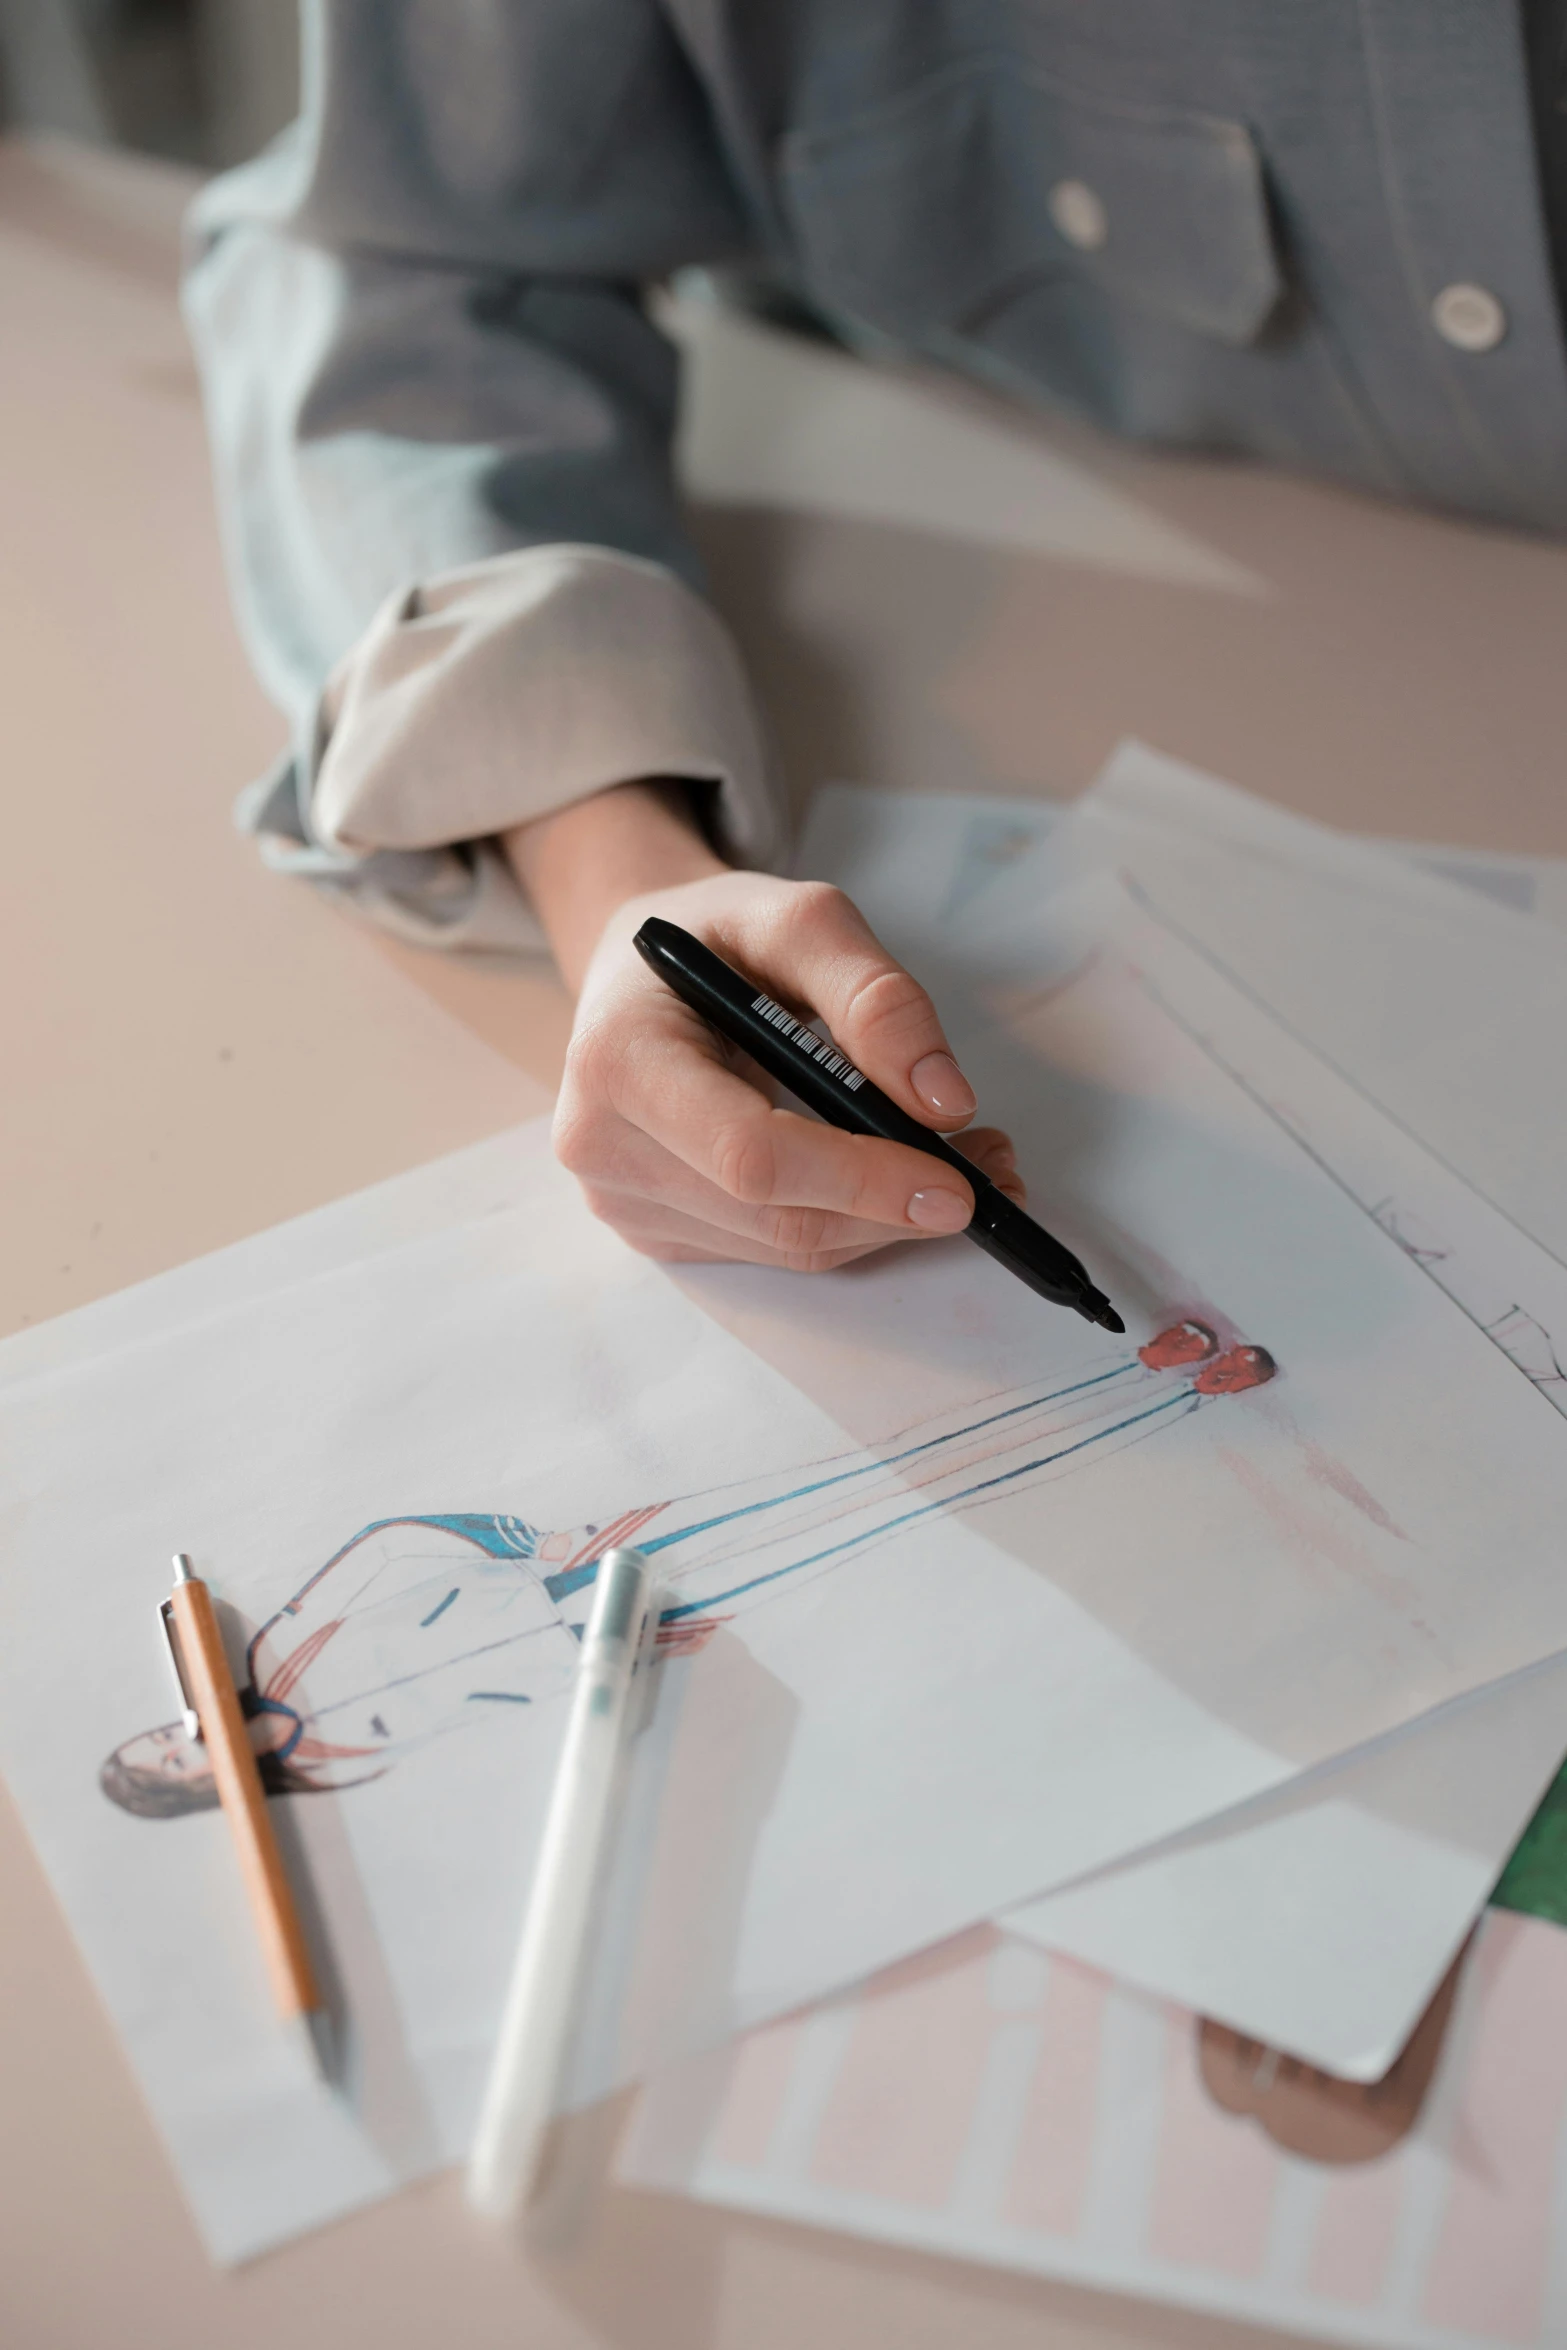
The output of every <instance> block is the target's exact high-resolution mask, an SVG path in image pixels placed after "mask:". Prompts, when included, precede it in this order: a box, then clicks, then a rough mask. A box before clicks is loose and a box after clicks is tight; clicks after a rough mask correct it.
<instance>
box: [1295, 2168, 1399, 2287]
mask: <svg viewBox="0 0 1567 2350" xmlns="http://www.w3.org/2000/svg"><path fill="white" fill-rule="evenodd" d="M1404 2177H1405V2172H1404V2162H1403V2157H1402V2155H1401V2154H1398V2153H1394V2154H1389V2155H1385V2156H1384V2157H1383V2159H1382V2160H1381V2161H1380V2162H1368V2163H1366V2164H1364V2165H1363V2166H1362V2165H1358V2164H1357V2165H1355V2166H1354V2167H1352V2168H1348V2169H1345V2170H1340V2171H1333V2172H1330V2173H1329V2174H1328V2178H1327V2184H1326V2186H1325V2187H1324V2189H1323V2192H1322V2200H1321V2202H1320V2203H1319V2204H1318V2206H1317V2225H1316V2232H1315V2234H1314V2235H1313V2237H1312V2242H1311V2258H1310V2260H1309V2262H1308V2264H1307V2269H1306V2283H1307V2285H1308V2286H1309V2288H1310V2290H1311V2291H1312V2292H1313V2293H1316V2294H1318V2295H1320V2297H1321V2298H1322V2299H1323V2300H1324V2301H1339V2302H1345V2303H1347V2304H1348V2305H1349V2307H1351V2308H1352V2309H1371V2308H1373V2307H1374V2306H1375V2304H1376V2303H1377V2301H1378V2300H1380V2298H1381V2295H1382V2288H1383V2286H1384V2285H1385V2284H1386V2282H1387V2272H1388V2262H1389V2261H1390V2260H1391V2259H1392V2257H1393V2238H1394V2232H1395V2230H1396V2229H1397V2226H1398V2215H1399V2212H1400V2211H1401V2209H1402V2208H1403V2201H1404Z"/></svg>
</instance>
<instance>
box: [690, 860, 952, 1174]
mask: <svg viewBox="0 0 1567 2350" xmlns="http://www.w3.org/2000/svg"><path fill="white" fill-rule="evenodd" d="M722 927H723V928H724V929H725V930H726V931H728V932H729V934H730V935H731V937H732V939H733V942H734V944H735V945H736V946H737V947H738V948H739V950H740V952H741V955H742V958H743V960H744V962H745V964H746V968H747V969H748V970H751V971H754V972H756V973H757V974H758V975H759V976H761V977H762V978H763V979H764V980H765V981H766V983H767V984H768V986H769V987H770V988H771V989H772V991H773V992H774V993H778V994H781V995H782V996H783V997H785V998H790V997H792V998H793V1000H794V1002H795V1003H796V1004H807V1005H809V1006H810V1008H811V1010H812V1011H813V1012H814V1013H815V1014H816V1015H817V1017H818V1018H819V1019H820V1020H821V1021H823V1022H824V1023H825V1025H826V1026H827V1027H828V1028H829V1029H830V1030H831V1031H832V1035H833V1039H834V1041H835V1043H836V1044H837V1045H838V1047H839V1049H840V1051H842V1052H845V1053H847V1054H848V1056H849V1058H850V1059H851V1060H852V1061H854V1062H855V1063H856V1064H857V1065H858V1067H860V1068H861V1069H863V1070H864V1072H865V1074H866V1076H867V1077H869V1078H870V1079H871V1080H872V1082H873V1083H874V1084H876V1085H879V1086H880V1087H881V1089H882V1091H883V1092H884V1093H886V1094H889V1095H890V1096H891V1097H892V1099H893V1100H894V1101H895V1102H897V1104H898V1105H899V1107H900V1108H901V1109H904V1110H907V1111H908V1112H909V1113H910V1114H911V1115H912V1116H913V1117H916V1118H918V1119H919V1120H920V1122H921V1123H922V1124H923V1125H926V1126H932V1127H935V1128H936V1129H938V1131H946V1132H951V1131H952V1130H953V1129H955V1128H957V1127H960V1126H965V1125H966V1124H967V1123H968V1121H969V1119H970V1118H972V1117H973V1115H974V1112H975V1109H976V1108H977V1106H978V1105H977V1102H976V1100H975V1095H974V1089H973V1087H972V1086H971V1085H970V1084H969V1082H968V1079H967V1078H966V1077H965V1076H964V1075H963V1072H962V1070H961V1069H960V1068H959V1067H958V1064H957V1060H956V1058H955V1056H954V1054H953V1051H952V1048H951V1046H950V1045H949V1044H948V1042H947V1038H946V1033H945V1031H944V1030H943V1028H942V1025H941V1020H940V1017H939V1015H938V1014H937V1011H936V1007H935V1005H934V1004H933V1003H932V1002H931V999H930V997H929V996H928V995H927V994H926V992H925V990H924V988H922V987H921V986H920V984H919V982H918V980H916V979H915V978H914V977H913V975H912V973H910V972H908V971H906V970H905V969H904V968H903V965H902V964H901V963H900V962H899V961H898V960H897V958H896V957H895V956H894V955H891V954H889V953H888V951H887V949H886V948H885V947H884V946H883V945H882V943H881V941H880V939H878V938H877V936H876V934H875V932H874V931H873V930H872V929H871V927H870V924H869V923H868V922H867V921H866V919H865V917H864V915H863V914H862V913H861V912H860V910H859V908H858V907H857V906H856V905H855V904H854V903H853V901H852V900H851V899H850V898H848V897H846V896H845V894H844V892H843V891H842V890H840V889H834V888H833V887H832V886H831V885H830V884H828V883H826V882H797V883H796V884H795V885H794V887H793V888H792V889H790V890H787V891H777V892H768V893H759V894H757V895H756V896H754V897H751V898H749V899H742V900H741V901H740V902H739V903H738V904H737V905H736V906H735V908H734V909H733V911H732V913H731V914H730V916H729V918H728V920H727V921H726V922H725V923H724V924H723V926H722Z"/></svg>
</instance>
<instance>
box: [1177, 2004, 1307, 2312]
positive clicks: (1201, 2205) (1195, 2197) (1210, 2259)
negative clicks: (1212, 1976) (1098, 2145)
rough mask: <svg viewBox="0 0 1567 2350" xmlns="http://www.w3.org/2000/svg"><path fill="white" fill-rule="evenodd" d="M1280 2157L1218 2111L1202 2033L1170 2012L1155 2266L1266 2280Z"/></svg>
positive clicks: (1244, 2124)
mask: <svg viewBox="0 0 1567 2350" xmlns="http://www.w3.org/2000/svg"><path fill="white" fill-rule="evenodd" d="M1278 2175H1279V2157H1278V2153H1277V2150H1276V2149H1275V2148H1274V2147H1273V2146H1272V2145H1271V2144H1270V2142H1269V2141H1268V2140H1267V2139H1266V2138H1265V2137H1264V2136H1263V2134H1262V2132H1261V2131H1260V2130H1259V2129H1258V2127H1257V2125H1256V2123H1255V2122H1252V2121H1247V2120H1244V2119H1242V2118H1241V2117H1240V2116H1239V2115H1236V2114H1228V2113H1225V2112H1223V2111H1221V2109H1220V2108H1219V2107H1218V2106H1217V2105H1215V2103H1214V2102H1213V2099H1212V2098H1211V2097H1210V2096H1209V2095H1208V2092H1207V2090H1206V2089H1205V2088H1204V2087H1203V2085H1202V2079H1201V2076H1200V2075H1199V2073H1198V2070H1197V2025H1196V2022H1195V2020H1194V2019H1193V2017H1191V2016H1189V2015H1187V2014H1186V2013H1185V2012H1184V2011H1183V2010H1182V2009H1179V2008H1173V2009H1172V2010H1171V2011H1170V2019H1169V2037H1168V2039H1167V2041H1166V2043H1165V2065H1164V2111H1163V2114H1162V2116H1161V2118H1160V2125H1159V2153H1158V2159H1157V2162H1156V2164H1155V2169H1154V2186H1153V2198H1152V2203H1151V2206H1150V2209H1149V2216H1148V2249H1149V2251H1150V2252H1151V2253H1152V2254H1153V2256H1154V2257H1155V2259H1158V2260H1169V2261H1174V2262H1177V2263H1179V2264H1180V2266H1182V2267H1184V2268H1206V2269H1214V2270H1217V2271H1218V2272H1219V2274H1220V2275H1222V2276H1230V2277H1255V2276H1260V2275H1261V2273H1262V2269H1263V2264H1264V2262H1265V2261H1266V2259H1267V2255H1268V2228H1269V2224H1270V2222H1271V2220H1272V2217H1273V2197H1274V2190H1275V2188H1276V2186H1277V2184H1278Z"/></svg>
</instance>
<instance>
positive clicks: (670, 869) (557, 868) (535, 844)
mask: <svg viewBox="0 0 1567 2350" xmlns="http://www.w3.org/2000/svg"><path fill="white" fill-rule="evenodd" d="M501 846H502V848H503V849H504V851H505V853H506V857H507V859H508V861H509V863H510V865H511V868H512V871H513V872H514V873H515V874H516V876H517V879H518V881H519V882H520V883H521V885H522V887H523V889H524V890H525V891H526V892H527V895H528V897H529V900H530V901H531V903H532V905H533V909H534V911H535V913H536V914H537V915H538V917H539V920H540V922H541V923H542V924H543V926H544V932H545V936H546V937H547V938H548V940H549V942H550V947H551V950H552V951H553V953H554V956H555V960H556V962H557V963H558V965H559V966H560V970H561V975H562V977H563V978H564V979H565V981H566V983H567V985H568V986H569V987H571V988H572V989H573V990H575V989H576V988H577V987H578V985H579V984H580V983H581V979H582V975H583V973H584V971H585V970H586V969H587V966H588V964H589V962H590V961H591V959H592V956H593V950H594V948H595V947H596V946H597V945H598V942H599V940H600V938H601V937H602V936H603V932H604V926H605V924H606V923H607V922H608V921H609V919H610V917H611V915H612V914H614V913H615V912H616V911H617V910H618V909H619V908H620V907H621V906H623V905H624V904H625V903H626V902H627V900H628V899H630V898H635V897H641V896H643V895H645V894H646V893H647V892H648V891H649V890H656V889H675V888H678V887H679V886H680V884H681V883H682V882H687V881H701V880H705V879H707V878H708V877H709V876H711V875H713V874H715V873H725V872H727V871H728V870H729V868H728V867H727V866H726V865H725V863H724V861H723V859H722V858H721V857H720V856H719V855H718V854H717V852H716V851H715V850H714V849H712V848H710V847H709V845H708V843H707V842H706V840H704V839H703V837H702V834H701V832H700V830H699V829H698V827H697V822H696V818H695V815H694V813H693V810H692V807H691V795H690V791H689V789H688V787H687V786H686V785H684V784H681V783H677V782H672V781H671V782H663V781H651V780H650V781H646V782H638V783H623V784H617V785H615V786H614V788H613V789H611V790H609V791H602V792H595V793H593V795H592V796H591V798H589V799H585V800H578V801H576V802H575V803H574V804H573V805H572V806H571V807H569V808H559V809H557V810H556V811H555V812H554V814H552V815H549V816H539V817H536V818H534V820H533V821H532V822H531V823H528V824H516V825H513V826H512V828H511V830H510V831H509V832H505V833H503V834H502V835H501Z"/></svg>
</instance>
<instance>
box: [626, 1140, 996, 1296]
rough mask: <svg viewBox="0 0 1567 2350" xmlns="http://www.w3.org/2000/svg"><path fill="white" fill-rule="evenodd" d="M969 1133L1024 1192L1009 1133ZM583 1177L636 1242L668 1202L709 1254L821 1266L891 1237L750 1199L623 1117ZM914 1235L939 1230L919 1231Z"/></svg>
mask: <svg viewBox="0 0 1567 2350" xmlns="http://www.w3.org/2000/svg"><path fill="white" fill-rule="evenodd" d="M964 1141H965V1143H966V1144H968V1145H969V1146H970V1149H969V1155H970V1157H971V1158H972V1159H973V1161H974V1163H975V1166H976V1167H977V1169H978V1170H979V1171H980V1172H981V1173H983V1174H985V1175H988V1176H989V1178H990V1180H991V1181H992V1182H994V1183H996V1184H997V1185H998V1186H1000V1187H1001V1188H1002V1189H1003V1190H1005V1191H1007V1193H1008V1195H1009V1196H1010V1197H1013V1198H1020V1196H1021V1195H1020V1189H1019V1187H1018V1183H1017V1174H1016V1169H1015V1166H1014V1163H1013V1159H1012V1152H1011V1145H1010V1144H1009V1143H1008V1141H1007V1139H1006V1137H1005V1136H1004V1135H1000V1134H997V1133H996V1132H995V1130H994V1129H993V1128H986V1129H982V1130H980V1131H977V1132H976V1133H975V1134H974V1135H972V1136H968V1135H965V1137H964ZM579 1180H580V1182H581V1184H582V1190H583V1194H584V1197H585V1199H586V1201H587V1204H588V1206H589V1207H590V1209H591V1210H592V1212H593V1213H594V1215H595V1216H597V1217H598V1218H599V1219H600V1221H601V1222H603V1223H606V1224H609V1225H611V1226H612V1227H613V1228H614V1229H615V1230H616V1231H617V1232H619V1233H620V1234H621V1235H622V1237H623V1238H626V1239H630V1240H632V1241H633V1244H634V1245H640V1243H641V1241H642V1240H643V1239H644V1238H646V1236H647V1235H648V1233H649V1232H650V1231H654V1232H656V1233H659V1234H661V1233H662V1231H663V1226H662V1224H660V1223H659V1222H658V1219H657V1211H659V1210H662V1209H668V1210H669V1211H670V1212H671V1213H672V1214H673V1215H674V1216H676V1217H678V1218H679V1220H680V1226H681V1231H680V1237H681V1238H682V1239H683V1240H690V1239H691V1238H692V1237H693V1235H695V1234H697V1233H698V1232H700V1233H702V1234H703V1235H704V1236H705V1242H706V1245H705V1248H704V1254H706V1255H709V1256H714V1257H724V1256H731V1257H737V1258H738V1257H742V1256H743V1257H745V1258H746V1259H747V1260H748V1261H751V1262H755V1263H778V1264H782V1265H787V1266H789V1267H790V1268H791V1269H793V1270H797V1271H798V1270H817V1269H820V1267H821V1266H822V1265H824V1264H825V1263H826V1262H828V1261H846V1259H847V1257H848V1256H850V1255H860V1254H863V1253H864V1252H865V1251H866V1250H868V1249H872V1248H881V1247H885V1246H886V1244H887V1241H888V1237H889V1235H888V1233H887V1230H886V1228H885V1226H884V1225H881V1224H877V1223H872V1222H869V1221H867V1220H866V1219H864V1218H861V1217H855V1216H849V1215H841V1214H836V1213H834V1212H833V1211H832V1210H831V1209H827V1208H819V1207H808V1206H807V1207H802V1206H790V1205H782V1206H777V1205H771V1204H764V1205H759V1206H751V1205H748V1204H746V1203H745V1202H743V1201H740V1200H737V1199H735V1198H733V1197H732V1196H731V1195H730V1194H729V1193H728V1192H726V1191H724V1190H723V1189H721V1188H720V1187H719V1186H718V1185H717V1184H715V1183H712V1182H710V1181H708V1179H707V1178H706V1177H705V1176H702V1175H700V1174H698V1173H697V1172H696V1170H695V1169H694V1168H691V1167H689V1166H687V1165H686V1164H685V1163H684V1162H683V1161H682V1160H679V1159H677V1158H675V1157H674V1155H673V1154H672V1153H671V1152H669V1151H667V1150H665V1149H664V1147H663V1146H662V1144H660V1143H657V1142H655V1141H654V1140H653V1139H652V1137H651V1136H649V1135H647V1134H644V1133H642V1132H641V1131H640V1130H639V1129H637V1128H636V1127H633V1126H631V1125H629V1124H627V1123H626V1122H625V1121H624V1120H622V1121H620V1122H619V1124H618V1126H617V1127H616V1129H615V1130H614V1132H613V1134H612V1135H611V1136H608V1137H605V1138H602V1139H600V1141H599V1142H598V1143H597V1144H596V1146H595V1148H594V1151H593V1165H592V1167H591V1169H589V1170H587V1171H585V1172H584V1173H582V1174H581V1175H580V1177H579ZM908 1237H909V1238H911V1239H921V1238H933V1237H936V1236H935V1235H934V1234H930V1233H922V1232H918V1231H916V1232H912V1233H910V1234H909V1235H908ZM737 1243H743V1244H744V1246H743V1247H740V1246H737V1245H736V1244H737Z"/></svg>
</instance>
